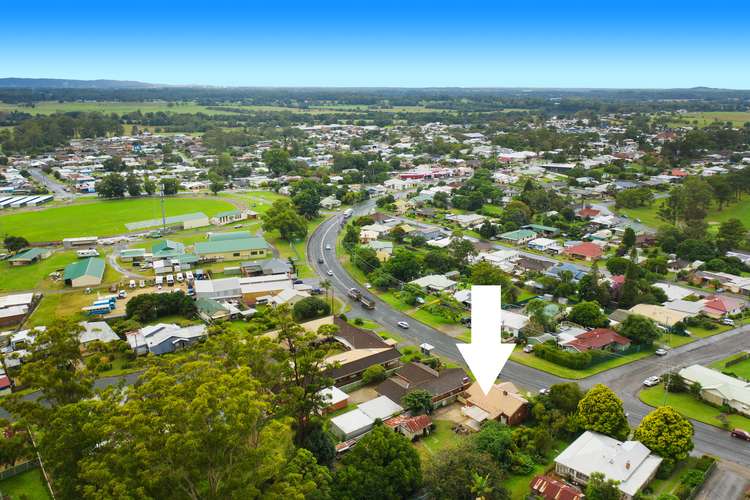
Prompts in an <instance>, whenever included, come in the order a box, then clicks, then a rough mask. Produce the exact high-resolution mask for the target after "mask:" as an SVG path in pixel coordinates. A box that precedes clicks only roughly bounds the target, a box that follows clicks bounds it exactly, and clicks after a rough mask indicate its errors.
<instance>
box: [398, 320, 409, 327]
mask: <svg viewBox="0 0 750 500" xmlns="http://www.w3.org/2000/svg"><path fill="white" fill-rule="evenodd" d="M396 324H397V325H398V326H399V327H401V328H404V329H406V328H409V323H407V322H406V321H399V322H398V323H396Z"/></svg>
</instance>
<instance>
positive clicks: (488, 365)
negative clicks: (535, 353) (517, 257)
mask: <svg viewBox="0 0 750 500" xmlns="http://www.w3.org/2000/svg"><path fill="white" fill-rule="evenodd" d="M501 314H502V308H501V303H500V287H499V286H472V287H471V344H458V350H459V351H461V355H462V356H463V357H464V359H465V360H466V363H467V364H468V365H469V369H470V370H471V371H472V373H473V374H474V377H476V379H477V382H479V387H480V388H481V389H482V392H484V394H485V395H487V393H489V392H490V389H492V385H493V384H494V383H495V381H496V380H497V376H498V375H500V371H501V370H502V369H503V366H505V363H506V362H507V361H508V358H509V357H510V355H511V353H512V352H513V347H514V344H503V342H502V337H501V330H502V318H501Z"/></svg>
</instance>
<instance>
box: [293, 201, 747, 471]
mask: <svg viewBox="0 0 750 500" xmlns="http://www.w3.org/2000/svg"><path fill="white" fill-rule="evenodd" d="M374 207H375V202H374V200H368V201H366V202H364V203H362V204H360V205H357V206H356V207H354V216H358V215H366V214H369V213H371V212H372V210H373V209H374ZM343 223H344V219H343V215H335V216H333V217H331V218H330V219H328V220H326V221H325V222H324V223H323V224H321V225H320V226H318V228H317V229H316V230H315V232H314V233H313V234H312V235H311V237H310V239H309V241H308V244H307V257H308V259H309V261H310V265H311V266H312V268H313V269H315V270H316V271H317V273H318V275H320V276H323V277H325V276H326V275H327V272H328V271H329V270H330V271H332V272H333V276H330V277H328V279H329V280H330V281H331V284H332V288H333V290H334V292H335V294H336V295H337V297H338V298H339V299H342V300H344V301H346V302H347V303H349V304H350V305H351V307H352V311H353V312H352V314H353V315H355V316H358V317H361V318H364V319H371V320H373V321H377V322H378V323H379V324H381V325H382V326H383V327H385V328H387V329H388V330H391V331H393V332H398V334H399V335H400V336H401V337H403V338H404V339H405V340H406V341H408V342H409V343H413V344H414V345H419V344H421V343H423V342H427V343H429V344H432V345H433V346H435V350H436V351H437V353H438V354H439V355H441V356H443V357H445V358H447V359H450V360H451V361H455V362H456V363H459V364H461V365H463V366H465V363H464V361H463V358H462V357H461V356H460V354H459V352H458V348H457V347H456V343H457V342H458V341H457V340H456V339H454V338H452V337H450V336H448V335H446V334H444V333H442V332H439V331H437V330H435V329H434V328H432V327H430V326H428V325H426V324H424V323H421V322H419V321H418V320H416V319H414V318H412V317H411V316H408V315H407V314H405V313H403V312H401V311H398V310H396V309H394V308H393V307H391V306H390V305H388V304H387V303H386V302H383V301H382V300H380V299H379V298H378V297H377V296H375V295H373V294H370V295H372V296H373V298H374V300H375V309H374V310H367V309H364V308H363V307H361V305H360V304H359V303H358V302H355V301H353V300H351V299H350V298H349V297H348V296H347V295H346V292H347V290H348V289H349V288H354V287H356V288H360V287H361V284H360V283H358V282H356V281H355V280H354V279H353V278H352V277H351V276H350V275H349V274H348V273H347V272H346V270H345V269H344V267H343V266H342V265H341V263H340V262H339V260H338V258H337V257H336V242H337V238H338V234H339V232H340V231H341V229H342V227H343ZM326 245H329V246H330V248H331V249H330V250H326V249H325V248H326ZM321 258H322V259H323V260H324V263H323V264H319V263H318V259H321ZM399 321H407V322H408V323H409V325H410V328H409V329H406V330H404V329H402V328H400V327H399V326H398V324H397V323H398V322H399ZM744 349H750V326H745V327H740V328H736V329H734V330H731V331H728V332H726V333H723V334H721V335H718V336H715V337H711V338H706V339H701V340H698V341H696V342H693V343H691V344H687V345H684V346H681V347H678V348H675V349H672V350H671V351H670V353H669V355H667V356H664V357H661V358H658V357H655V356H650V357H648V358H644V359H642V360H639V361H635V362H633V363H629V364H627V365H624V366H621V367H618V368H613V369H611V370H608V371H605V372H602V373H599V374H597V375H594V376H592V377H589V378H586V379H583V380H580V381H578V382H579V384H580V385H581V386H582V387H584V388H588V387H591V386H592V385H594V384H598V383H602V384H606V385H607V386H609V387H610V388H611V389H612V390H614V391H615V392H616V393H617V394H618V396H620V398H621V399H622V401H623V405H624V407H625V411H626V412H627V414H628V419H629V421H630V424H631V426H635V425H638V423H639V422H640V421H641V419H642V418H643V417H644V416H645V415H646V414H647V413H648V412H650V411H651V410H652V408H651V407H650V406H648V405H646V404H644V403H642V402H641V401H640V400H639V399H638V392H639V391H640V390H641V389H642V383H643V380H644V379H645V378H646V377H649V376H651V375H661V374H662V373H664V372H666V371H670V370H673V369H675V368H678V367H682V366H686V365H689V364H693V363H700V364H705V363H708V362H711V361H714V360H717V359H721V358H723V357H726V356H728V355H730V354H733V353H736V352H738V351H741V350H744ZM501 377H502V378H503V379H505V380H510V381H512V382H513V383H515V384H517V385H518V386H520V387H523V388H525V389H526V390H531V391H536V390H538V389H541V388H544V387H549V386H550V385H552V384H555V383H559V382H565V381H568V379H564V378H562V377H557V376H555V375H551V374H549V373H546V372H542V371H539V370H536V369H534V368H530V367H528V366H525V365H521V364H519V363H516V362H514V361H508V363H507V364H506V365H505V367H504V368H503V371H502V375H501ZM667 402H668V401H667ZM693 425H694V426H695V436H694V438H693V440H694V442H695V452H698V453H708V454H712V455H716V456H718V457H721V458H723V459H726V460H730V461H733V462H736V463H739V464H742V465H746V466H750V444H749V443H746V442H744V441H740V440H738V439H735V438H732V437H731V436H730V435H729V433H728V432H726V431H723V430H720V429H718V428H716V427H712V426H710V425H707V424H703V423H701V422H696V421H693Z"/></svg>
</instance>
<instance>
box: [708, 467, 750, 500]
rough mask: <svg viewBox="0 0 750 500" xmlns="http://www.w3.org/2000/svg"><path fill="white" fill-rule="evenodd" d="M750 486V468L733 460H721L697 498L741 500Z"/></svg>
mask: <svg viewBox="0 0 750 500" xmlns="http://www.w3.org/2000/svg"><path fill="white" fill-rule="evenodd" d="M748 488H750V469H748V468H747V467H742V466H740V465H737V464H733V463H731V462H725V461H722V462H719V463H718V464H717V466H716V470H714V473H713V474H711V477H710V478H708V481H706V483H705V484H704V485H703V489H701V491H700V493H698V495H697V496H696V497H695V499H696V500H717V499H721V500H741V499H744V498H745V492H746V491H747V490H748Z"/></svg>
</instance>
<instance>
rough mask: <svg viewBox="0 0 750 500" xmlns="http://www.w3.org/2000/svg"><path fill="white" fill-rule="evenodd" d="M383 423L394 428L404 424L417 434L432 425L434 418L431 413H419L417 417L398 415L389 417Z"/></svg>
mask: <svg viewBox="0 0 750 500" xmlns="http://www.w3.org/2000/svg"><path fill="white" fill-rule="evenodd" d="M383 423H384V424H385V425H387V426H388V427H391V428H392V429H395V428H397V427H400V426H403V427H405V428H406V430H408V431H409V432H411V433H412V434H416V433H418V432H422V431H423V430H425V429H426V428H428V427H429V426H431V425H432V419H431V418H430V417H429V415H417V416H416V417H407V416H405V415H398V416H396V417H393V418H389V419H388V420H386V421H385V422H383Z"/></svg>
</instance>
